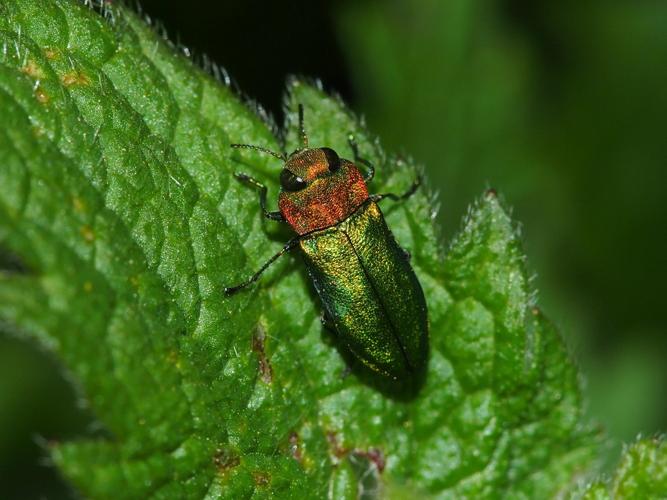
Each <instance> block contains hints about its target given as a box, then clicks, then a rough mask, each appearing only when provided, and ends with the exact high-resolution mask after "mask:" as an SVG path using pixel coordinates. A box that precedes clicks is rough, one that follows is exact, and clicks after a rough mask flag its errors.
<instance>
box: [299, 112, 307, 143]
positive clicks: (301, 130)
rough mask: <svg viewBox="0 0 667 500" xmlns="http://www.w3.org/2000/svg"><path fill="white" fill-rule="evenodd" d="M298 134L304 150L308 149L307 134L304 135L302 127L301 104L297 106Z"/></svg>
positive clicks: (304, 129) (304, 130)
mask: <svg viewBox="0 0 667 500" xmlns="http://www.w3.org/2000/svg"><path fill="white" fill-rule="evenodd" d="M299 133H300V134H301V143H302V144H303V147H304V149H308V134H306V128H305V127H304V126H303V104H299Z"/></svg>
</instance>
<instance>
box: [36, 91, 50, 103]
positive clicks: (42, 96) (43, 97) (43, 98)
mask: <svg viewBox="0 0 667 500" xmlns="http://www.w3.org/2000/svg"><path fill="white" fill-rule="evenodd" d="M35 97H36V98H37V100H38V101H39V102H41V103H42V104H48V102H49V100H50V97H49V94H47V93H46V92H44V90H42V89H41V88H37V90H35Z"/></svg>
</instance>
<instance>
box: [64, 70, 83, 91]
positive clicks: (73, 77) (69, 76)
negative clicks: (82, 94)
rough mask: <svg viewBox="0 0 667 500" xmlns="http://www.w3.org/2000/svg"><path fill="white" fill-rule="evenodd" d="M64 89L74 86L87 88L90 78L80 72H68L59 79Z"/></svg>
mask: <svg viewBox="0 0 667 500" xmlns="http://www.w3.org/2000/svg"><path fill="white" fill-rule="evenodd" d="M60 81H61V82H63V85H64V86H65V87H73V86H75V85H81V86H88V85H90V78H88V75H86V74H85V73H83V72H81V71H68V72H67V73H65V74H64V75H63V76H62V77H61V78H60Z"/></svg>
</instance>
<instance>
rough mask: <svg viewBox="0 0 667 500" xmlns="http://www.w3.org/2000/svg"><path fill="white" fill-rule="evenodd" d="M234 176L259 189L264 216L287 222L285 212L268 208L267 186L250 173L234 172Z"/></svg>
mask: <svg viewBox="0 0 667 500" xmlns="http://www.w3.org/2000/svg"><path fill="white" fill-rule="evenodd" d="M234 177H236V178H237V179H238V180H240V181H241V182H243V183H245V184H249V185H251V186H253V187H254V188H255V189H257V190H259V206H260V207H261V208H262V213H263V214H264V217H266V218H267V219H270V220H275V221H278V222H285V218H284V217H283V214H281V213H280V212H269V211H268V210H267V209H266V191H267V189H266V186H265V185H264V184H262V183H261V182H259V181H258V180H256V179H253V178H252V177H250V176H249V175H248V174H244V173H243V172H236V173H235V174H234Z"/></svg>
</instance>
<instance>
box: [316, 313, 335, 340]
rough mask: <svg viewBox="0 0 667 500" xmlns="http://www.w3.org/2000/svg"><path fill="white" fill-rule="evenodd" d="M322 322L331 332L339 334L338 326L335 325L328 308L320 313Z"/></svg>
mask: <svg viewBox="0 0 667 500" xmlns="http://www.w3.org/2000/svg"><path fill="white" fill-rule="evenodd" d="M320 323H322V327H323V328H324V329H325V330H327V331H328V332H329V333H332V334H333V335H337V333H338V332H336V327H335V326H334V324H333V320H332V319H331V317H330V316H329V314H328V313H327V311H326V309H322V312H321V313H320Z"/></svg>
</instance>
